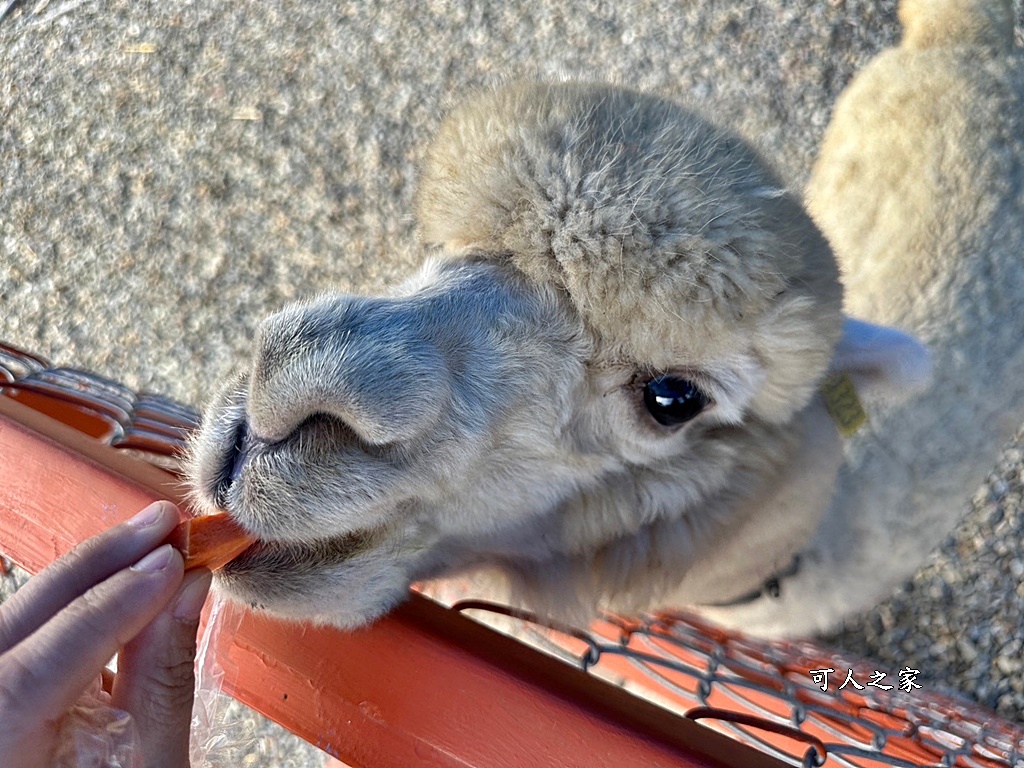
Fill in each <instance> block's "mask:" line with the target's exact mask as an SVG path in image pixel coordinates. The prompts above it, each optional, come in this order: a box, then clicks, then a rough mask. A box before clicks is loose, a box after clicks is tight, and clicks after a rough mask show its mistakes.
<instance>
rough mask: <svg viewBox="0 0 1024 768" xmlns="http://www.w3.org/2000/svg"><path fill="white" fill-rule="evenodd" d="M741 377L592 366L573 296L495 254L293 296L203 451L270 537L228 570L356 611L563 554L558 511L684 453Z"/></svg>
mask: <svg viewBox="0 0 1024 768" xmlns="http://www.w3.org/2000/svg"><path fill="white" fill-rule="evenodd" d="M720 373H721V372H720ZM736 373H737V372H733V375H732V376H731V377H723V378H724V380H718V379H716V378H715V376H714V375H713V374H712V373H710V372H708V371H697V370H689V371H677V372H667V373H666V372H654V371H651V370H645V369H637V368H636V367H634V366H629V365H624V364H615V363H608V362H602V361H599V360H597V359H595V358H594V356H593V343H592V340H591V339H590V338H589V336H588V334H587V332H586V330H585V328H584V327H583V324H582V323H581V321H580V319H579V317H578V316H577V315H576V314H575V313H574V312H573V311H572V310H571V308H569V307H568V306H567V304H566V302H565V301H564V299H562V298H561V297H559V296H558V295H557V294H555V293H554V292H552V291H549V290H545V289H541V288H537V287H536V286H532V285H530V284H529V283H528V282H527V281H526V280H524V279H523V278H522V277H521V276H519V275H518V274H517V273H516V272H515V271H514V270H512V269H509V268H505V267H499V266H495V265H492V264H486V263H475V262H472V261H470V262H461V263H460V262H455V263H447V264H436V265H431V266H428V267H427V268H426V269H425V270H424V272H423V273H422V274H421V275H420V276H418V277H417V279H416V280H414V281H413V282H412V283H411V287H410V292H409V293H408V294H407V295H399V296H393V297H377V298H357V297H352V296H340V295H339V296H329V297H325V298H321V299H319V300H317V301H314V302H310V303H308V304H302V305H296V306H293V307H289V308H287V309H285V310H284V311H282V312H279V313H278V314H276V315H273V316H271V317H269V318H268V319H267V320H265V321H264V323H263V324H262V325H261V326H260V328H259V330H258V332H257V338H256V341H255V349H254V353H253V357H252V361H251V364H250V366H249V367H248V369H247V370H245V371H243V372H242V373H240V374H238V375H237V376H236V377H235V378H233V379H232V380H231V381H229V382H228V383H227V384H226V385H225V386H224V387H223V388H222V390H221V391H220V393H219V394H218V395H217V397H216V398H215V401H214V403H213V404H212V406H211V407H210V408H209V410H208V412H207V416H206V422H205V426H204V429H203V430H202V434H201V435H200V436H199V438H198V439H197V440H196V442H195V445H194V446H193V449H194V455H193V471H192V475H193V480H194V488H195V493H196V495H197V497H198V499H199V501H200V502H201V503H202V505H204V506H206V507H209V508H224V509H227V510H230V511H231V512H232V513H233V514H234V516H235V517H236V518H237V519H238V520H239V521H241V522H242V524H243V525H245V526H246V527H247V528H248V529H249V530H251V531H252V532H254V533H255V534H257V536H259V537H260V543H259V544H257V545H256V546H255V547H253V548H252V549H250V550H249V551H248V552H247V553H245V554H243V556H242V557H240V558H239V559H237V560H236V561H235V562H233V563H231V564H230V565H229V566H228V567H227V568H226V569H225V570H224V572H223V574H221V576H220V582H221V585H222V586H223V587H225V588H226V589H227V590H228V591H229V592H231V593H233V594H234V595H235V596H237V597H239V598H242V599H244V600H246V601H248V602H250V603H252V604H255V605H258V606H261V607H267V608H269V609H271V610H273V611H275V612H277V613H282V614H285V615H295V616H301V617H320V618H324V619H326V620H329V621H332V622H334V623H340V624H346V623H349V622H351V623H353V624H358V623H361V622H362V621H364V620H365V619H366V618H368V617H370V616H372V615H375V614H376V613H378V612H380V611H381V610H382V609H383V608H384V607H386V606H388V605H390V604H392V603H393V602H395V601H397V600H398V599H400V598H401V596H402V594H404V591H405V589H406V587H407V585H408V583H409V582H410V581H412V580H414V579H417V578H423V577H429V576H432V575H436V574H437V573H439V572H441V571H446V570H449V569H451V568H452V567H459V566H463V565H472V564H473V563H474V562H476V561H479V560H481V559H491V558H493V559H496V560H502V559H503V558H508V559H511V560H520V561H521V560H524V559H525V560H532V561H536V562H544V561H546V560H549V559H550V558H552V557H560V556H565V555H566V554H567V551H568V550H571V549H572V548H573V543H572V542H567V541H565V536H564V533H563V531H562V530H561V529H562V525H561V523H560V522H559V520H558V512H559V510H560V508H561V507H563V506H565V505H566V504H567V503H570V500H571V499H572V498H573V497H575V496H576V495H577V494H579V492H580V491H581V490H592V489H595V488H598V487H600V485H601V483H602V481H603V479H605V478H607V477H608V476H609V475H611V476H615V475H616V474H620V473H624V472H628V468H629V467H635V466H641V465H643V464H646V463H651V464H653V465H655V466H656V465H657V464H658V463H659V462H660V460H661V459H662V458H663V457H664V456H668V455H672V456H678V455H679V454H680V452H685V451H686V446H687V445H688V444H689V443H690V442H691V441H692V438H693V435H695V434H697V433H699V432H700V431H702V430H706V429H708V428H710V427H711V426H713V425H715V424H721V423H722V421H723V418H724V419H728V418H729V416H730V414H731V413H732V412H733V411H735V410H736V408H737V406H738V405H739V403H738V401H739V400H740V399H742V398H743V397H744V396H745V394H744V393H743V392H742V391H741V390H742V388H743V384H742V383H739V382H737V381H733V380H730V379H735V374H736ZM694 422H697V423H694ZM693 461H694V464H695V465H696V464H697V463H698V462H699V459H698V458H697V457H693ZM696 474H697V475H699V472H697V473H696ZM618 533H619V532H618V531H617V530H614V529H608V530H604V531H602V533H601V535H600V537H601V538H610V537H614V536H616V535H618Z"/></svg>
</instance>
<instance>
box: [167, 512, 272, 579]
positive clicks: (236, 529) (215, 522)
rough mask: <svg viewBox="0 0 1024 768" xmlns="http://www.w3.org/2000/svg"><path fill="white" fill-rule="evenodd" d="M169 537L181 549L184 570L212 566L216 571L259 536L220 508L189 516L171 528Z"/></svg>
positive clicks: (212, 569) (211, 568)
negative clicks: (247, 529) (210, 513)
mask: <svg viewBox="0 0 1024 768" xmlns="http://www.w3.org/2000/svg"><path fill="white" fill-rule="evenodd" d="M167 541H168V542H170V543H171V544H172V545H173V546H174V547H175V548H176V549H178V550H180V551H181V554H182V555H183V556H184V558H185V570H188V569H189V568H209V569H210V570H211V571H215V570H217V569H218V568H223V567H224V566H225V565H227V564H228V563H229V562H231V561H232V560H234V559H235V558H236V557H238V556H239V555H240V554H242V552H244V551H245V550H246V549H248V548H249V547H250V546H251V545H252V544H253V543H254V542H255V541H256V537H255V536H253V535H252V534H250V533H248V532H247V531H246V530H244V529H243V528H242V526H240V525H239V524H238V523H237V522H235V520H234V518H233V517H231V515H229V514H228V513H227V512H217V513H215V514H212V515H202V516H200V517H193V518H190V519H188V520H186V521H185V522H183V523H181V524H180V525H179V526H178V527H177V528H175V529H174V530H173V531H171V534H170V536H168V537H167Z"/></svg>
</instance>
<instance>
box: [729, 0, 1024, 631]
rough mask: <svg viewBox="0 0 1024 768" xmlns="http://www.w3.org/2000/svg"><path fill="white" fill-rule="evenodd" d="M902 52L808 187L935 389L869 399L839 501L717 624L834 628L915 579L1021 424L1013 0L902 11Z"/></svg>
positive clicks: (848, 268) (855, 296)
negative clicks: (787, 560)
mask: <svg viewBox="0 0 1024 768" xmlns="http://www.w3.org/2000/svg"><path fill="white" fill-rule="evenodd" d="M899 13H900V20H901V22H902V24H903V26H904V36H903V39H902V41H901V44H900V45H899V46H898V47H896V48H894V49H892V50H888V51H885V52H883V53H882V54H880V55H879V56H878V57H876V58H875V60H874V61H872V62H871V63H870V64H869V65H868V66H867V67H866V68H865V69H864V70H863V71H862V72H861V73H860V74H859V75H858V76H857V77H856V78H855V79H854V81H853V82H852V83H851V84H850V85H849V87H848V88H847V89H846V91H845V92H844V93H843V94H842V96H841V97H840V99H839V100H838V103H837V105H836V109H835V113H834V115H833V118H832V122H831V125H830V126H829V128H828V130H827V133H826V135H825V138H824V141H823V144H822V147H821V151H820V154H819V157H818V159H817V162H816V164H815V166H814V168H813V171H812V175H811V180H810V183H809V186H808V190H807V205H808V209H809V211H810V213H811V214H812V216H813V217H814V219H815V221H816V222H817V223H818V225H819V226H820V227H821V229H822V231H823V232H824V233H825V235H826V237H827V238H828V240H829V242H830V243H831V245H832V246H833V248H834V250H835V253H836V256H837V258H838V260H839V263H840V267H841V270H842V275H843V283H844V288H845V304H844V309H845V311H846V312H848V313H849V314H850V315H853V316H856V317H860V318H865V319H867V320H870V321H871V322H874V323H879V324H884V325H892V326H895V327H898V328H901V329H904V330H907V331H910V332H911V333H913V334H914V335H915V336H916V337H917V338H919V339H920V340H921V341H922V342H923V343H924V344H925V345H926V346H927V347H928V349H929V350H930V352H931V360H932V367H933V380H932V383H931V385H930V386H929V387H928V388H927V389H925V390H924V391H922V392H920V393H919V394H917V395H915V396H914V397H913V398H911V399H910V400H908V401H907V402H904V403H902V404H898V405H897V404H893V403H891V402H887V401H886V399H885V398H884V397H881V396H878V395H873V394H872V393H870V392H866V393H862V394H864V401H865V406H866V409H867V411H868V412H869V413H870V424H869V426H868V427H867V428H865V429H862V430H861V431H860V432H858V434H857V435H855V436H854V437H852V438H851V439H849V440H848V441H846V444H845V456H844V460H843V465H842V468H841V469H840V472H839V477H838V482H837V488H836V493H835V495H834V497H833V499H832V503H831V505H830V507H829V509H828V512H827V513H826V515H825V517H824V519H823V521H822V523H821V525H820V527H819V528H818V529H817V531H816V532H815V534H814V537H813V539H812V541H811V542H810V543H809V544H808V546H807V547H805V548H804V549H803V551H802V552H801V554H800V558H799V561H798V562H795V563H794V564H793V565H792V566H790V567H789V568H788V569H784V570H787V571H788V574H787V575H784V576H782V577H780V578H778V579H776V580H774V581H773V582H772V585H771V586H772V590H771V594H768V592H767V591H764V590H762V591H761V592H760V593H757V592H755V593H754V594H752V595H751V596H749V597H748V599H747V600H743V601H739V604H735V605H731V606H727V607H720V608H716V609H712V610H710V611H709V613H710V614H711V615H712V616H714V617H715V618H718V619H720V620H722V621H725V622H727V623H730V624H734V625H738V626H742V627H747V628H751V629H756V630H758V631H760V632H763V633H769V634H775V633H783V632H785V633H801V632H810V631H813V630H818V629H825V628H828V627H831V626H832V625H834V624H835V623H837V622H838V621H839V620H840V619H841V618H842V617H843V616H844V615H846V614H848V613H851V612H853V611H856V610H860V609H864V608H867V607H869V606H871V605H872V604H874V603H875V602H876V601H878V600H880V599H882V598H883V597H885V595H886V593H887V592H888V590H889V589H891V588H892V587H893V586H894V585H896V584H897V583H898V582H899V581H900V580H902V579H904V578H907V577H909V576H910V575H911V574H912V572H913V570H914V569H915V568H916V566H918V565H919V564H920V563H921V562H922V561H923V560H924V558H925V557H926V556H927V554H928V553H929V551H930V550H932V549H933V548H934V547H935V546H936V545H937V544H938V543H939V542H940V541H941V540H942V538H943V537H944V536H946V534H948V533H949V532H950V530H952V528H953V526H954V525H955V523H956V521H957V519H958V518H959V517H960V516H961V515H962V513H963V511H964V510H965V503H964V500H965V498H966V496H967V493H969V492H970V490H971V489H972V488H973V487H975V486H976V485H977V484H979V483H980V482H981V481H982V480H983V479H984V477H985V473H986V472H987V471H988V470H989V469H990V468H991V467H992V463H993V458H994V456H995V455H996V453H997V451H998V449H999V448H1000V447H1001V446H1002V445H1003V444H1005V442H1006V441H1007V440H1009V439H1010V438H1011V437H1012V435H1013V434H1014V431H1015V430H1016V429H1018V428H1019V427H1020V424H1021V421H1022V419H1024V348H1022V344H1021V339H1022V338H1024V269H1022V266H1024V262H1022V258H1021V250H1022V248H1024V193H1022V191H1021V189H1022V184H1024V169H1022V166H1021V163H1022V162H1024V57H1022V56H1021V52H1020V50H1019V49H1016V48H1015V47H1014V38H1013V35H1014V17H1013V13H1012V10H1011V7H1010V4H1009V2H1006V1H1005V0H903V2H902V3H901V5H900V9H899Z"/></svg>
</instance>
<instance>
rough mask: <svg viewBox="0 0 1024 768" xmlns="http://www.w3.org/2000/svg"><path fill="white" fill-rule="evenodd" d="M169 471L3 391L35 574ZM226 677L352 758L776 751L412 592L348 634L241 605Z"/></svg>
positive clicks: (580, 757)
mask: <svg viewBox="0 0 1024 768" xmlns="http://www.w3.org/2000/svg"><path fill="white" fill-rule="evenodd" d="M160 498H169V499H172V500H174V501H176V502H178V503H181V502H182V489H181V487H180V485H179V482H178V480H177V479H176V478H175V477H174V476H173V475H171V474H169V473H166V472H164V471H163V470H160V469H158V468H156V467H154V466H151V465H149V464H146V463H144V462H142V461H139V460H136V459H133V458H132V457H130V456H127V455H124V454H122V453H119V452H117V451H116V450H114V449H112V448H109V447H107V446H104V445H102V444H100V443H99V442H97V441H95V440H92V439H90V438H88V437H86V436H85V435H83V434H81V433H80V432H78V431H76V430H74V429H72V428H70V427H68V426H66V425H65V424H62V423H60V422H58V421H55V420H53V419H50V418H49V417H47V416H44V415H42V414H40V413H37V412H36V411H34V410H32V409H30V408H28V407H26V406H25V405H23V404H21V403H18V402H15V401H14V400H12V399H11V398H8V397H3V396H0V552H3V553H5V554H6V555H7V556H9V557H10V558H12V559H13V560H14V561H16V562H18V563H19V564H20V565H22V566H23V567H25V568H26V569H27V570H29V571H30V572H35V571H38V570H39V569H41V568H43V567H45V566H46V565H47V564H49V563H50V562H52V561H53V560H54V559H56V558H57V557H59V556H60V555H61V554H63V553H64V552H66V551H68V550H69V549H70V548H71V547H72V546H74V544H76V543H77V542H79V541H81V540H83V539H85V538H87V537H89V536H91V535H93V534H95V533H98V532H99V531H101V530H103V529H104V528H107V527H109V526H111V525H114V524H115V523H117V522H120V521H122V520H124V519H126V518H127V517H129V516H130V515H131V514H132V513H133V512H135V511H136V510H137V509H139V508H140V507H142V506H144V505H146V504H148V503H149V502H151V501H153V500H155V499H160ZM219 643H220V644H219V646H218V648H217V653H219V654H221V657H220V658H222V659H225V660H226V663H225V664H224V666H225V667H226V668H227V669H230V670H232V674H231V675H229V676H228V677H227V678H226V679H225V680H224V690H225V692H227V693H228V694H230V695H232V696H234V697H235V698H237V699H238V700H239V701H242V702H243V703H245V704H247V705H249V706H251V707H253V708H254V709H256V710H258V711H260V712H262V713H264V714H266V715H268V716H269V717H271V718H272V719H274V720H276V721H277V722H279V723H281V724H282V725H284V726H285V727H286V728H288V729H289V730H291V731H293V732H294V733H297V734H298V735H300V736H302V737H303V738H305V739H307V740H308V741H310V742H312V743H314V744H316V745H317V746H319V747H321V748H323V749H325V750H326V751H327V752H329V753H330V754H333V755H335V756H336V757H338V758H340V759H342V760H344V761H345V762H346V763H348V764H350V765H352V766H354V768H362V767H363V766H366V767H367V768H368V767H369V766H374V767H375V768H388V767H389V766H393V767H394V768H408V767H409V766H414V765H416V766H419V765H424V766H439V767H442V766H443V767H448V766H450V767H451V768H455V767H456V766H459V767H460V768H465V767H466V766H494V767H495V768H506V767H507V768H512V766H527V765H529V766H536V765H545V766H588V768H602V767H604V766H608V767H609V768H610V767H611V766H615V767H616V768H619V767H620V766H632V765H637V766H652V767H655V766H676V767H686V768H698V767H699V768H711V767H712V766H745V767H749V768H775V767H777V766H780V765H782V763H780V762H779V761H778V760H776V759H774V758H772V757H769V756H768V755H765V754H763V753H761V752H758V751H756V750H754V749H752V748H750V747H747V746H745V745H742V744H739V743H738V742H735V741H733V740H731V739H729V738H728V737H725V736H723V735H721V734H718V733H716V732H714V731H712V730H710V729H708V728H706V727H704V726H701V725H699V724H697V723H695V722H693V721H690V720H687V719H685V718H681V717H678V716H677V715H673V714H671V713H669V712H667V711H665V710H663V709H661V708H659V707H656V706H654V705H653V704H649V703H647V702H645V701H643V700H641V699H637V698H636V697H634V696H632V695H631V694H629V693H627V692H625V691H623V690H620V689H617V688H615V687H613V686H610V685H607V684H605V683H602V682H601V681H599V680H596V679H595V678H593V677H591V676H589V675H587V674H586V673H584V672H581V671H579V670H575V669H573V668H572V667H570V666H568V665H566V664H564V663H562V662H560V661H557V660H555V659H552V658H548V657H546V656H544V655H543V654H540V653H537V652H535V651H533V650H531V649H529V648H527V647H525V646H523V645H522V644H520V643H518V642H517V641H515V640H513V639H510V638H506V637H504V636H502V635H500V634H498V633H495V632H493V631H491V630H489V629H487V628H486V627H483V626H481V625H479V624H477V623H475V622H473V621H471V620H469V619H467V618H465V617H462V616H459V615H458V614H456V613H453V612H452V611H449V610H447V609H445V608H442V607H440V606H438V605H435V604H433V603H431V602H430V601H428V600H426V599H425V598H422V597H420V596H417V595H413V596H412V597H411V598H410V600H409V601H408V602H407V603H406V604H405V605H403V606H402V607H401V608H399V609H398V610H397V611H395V612H394V613H393V614H391V615H390V616H388V617H387V618H385V619H382V620H381V621H379V622H377V623H375V624H374V625H373V626H372V627H370V628H368V629H365V630H361V631H358V632H352V633H342V632H339V631H336V630H333V629H325V628H315V627H311V626H306V625H297V624H285V623H281V622H277V621H274V620H271V619H268V618H266V617H263V616H258V615H251V614H247V615H246V616H245V618H244V619H243V621H242V623H241V626H240V627H239V629H238V631H237V632H233V633H222V634H221V636H220V641H219Z"/></svg>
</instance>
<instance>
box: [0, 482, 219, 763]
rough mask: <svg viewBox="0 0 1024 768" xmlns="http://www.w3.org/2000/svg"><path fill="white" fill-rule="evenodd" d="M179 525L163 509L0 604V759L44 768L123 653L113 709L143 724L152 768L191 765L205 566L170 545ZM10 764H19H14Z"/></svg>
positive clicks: (145, 756) (87, 545)
mask: <svg viewBox="0 0 1024 768" xmlns="http://www.w3.org/2000/svg"><path fill="white" fill-rule="evenodd" d="M179 521H180V516H179V513H178V511H177V509H176V508H175V507H174V505H173V504H170V503H169V502H157V503H155V504H151V505H150V506H148V507H146V508H145V509H143V510H142V511H141V512H139V513H138V514H137V515H136V516H135V517H133V518H132V519H131V520H129V521H128V522H126V523H123V524H121V525H118V526H115V527H114V528H112V529H110V530H109V531H106V532H104V533H101V534H100V535H98V536H95V537H93V538H91V539H88V540H87V541H85V542H83V543H82V544H80V545H79V546H77V547H75V549H73V550H72V551H71V552H69V553H68V554H67V555H65V556H64V557H62V558H60V559H59V560H57V561H56V562H55V563H53V564H52V565H50V566H49V567H48V568H46V569H44V570H43V571H41V572H40V573H39V574H38V575H37V576H35V577H34V578H32V579H30V580H29V582H28V583H27V584H26V585H25V586H24V587H22V588H21V589H20V590H18V591H17V592H16V593H15V594H14V596H13V597H12V598H11V599H10V600H8V601H7V602H6V603H4V604H3V605H2V606H0V723H3V728H2V729H0V755H4V761H5V764H7V765H16V766H19V768H21V767H24V768H32V767H34V766H47V767H49V766H50V765H51V764H52V757H53V755H54V753H55V751H56V749H57V747H58V743H57V740H58V734H59V732H60V726H61V724H62V722H63V720H64V718H65V717H66V716H67V713H68V711H69V710H70V709H71V708H72V707H73V706H74V705H75V703H76V701H77V700H78V699H79V698H80V697H81V695H82V693H83V692H84V691H85V690H86V688H87V687H88V686H89V684H90V683H92V682H93V681H95V679H96V678H97V677H98V676H99V675H100V673H101V670H102V669H103V667H104V665H105V664H106V663H107V662H108V661H109V660H110V659H111V658H112V657H113V655H114V654H115V653H118V654H119V655H118V674H117V678H116V680H115V684H114V688H113V691H112V697H113V700H112V702H111V703H112V705H113V706H114V707H117V708H118V709H122V710H125V711H127V712H128V713H129V714H131V716H132V718H133V719H134V720H135V723H136V726H137V730H138V734H139V739H140V748H141V751H142V761H141V762H142V764H143V765H145V766H146V768H182V766H188V737H189V726H190V724H191V719H192V701H193V696H194V689H195V678H194V671H193V662H194V659H195V650H196V632H197V631H198V628H199V614H200V611H201V610H202V606H203V602H204V601H205V599H206V594H207V592H208V591H209V588H210V579H211V574H210V572H209V571H207V570H202V569H200V570H197V571H190V572H189V573H188V574H187V575H185V573H184V564H183V562H182V558H181V555H180V554H179V553H178V552H177V550H175V549H173V548H172V547H171V546H170V545H169V544H161V542H162V541H163V540H164V539H165V538H166V537H167V535H168V534H169V533H170V532H171V530H172V529H173V528H174V526H175V525H176V524H177V523H178V522H179ZM8 761H13V762H8Z"/></svg>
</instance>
